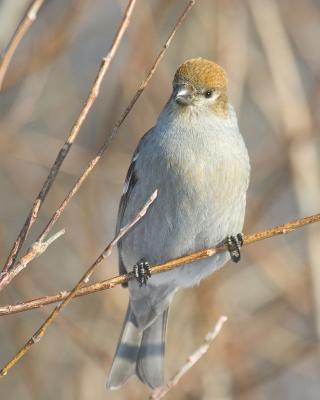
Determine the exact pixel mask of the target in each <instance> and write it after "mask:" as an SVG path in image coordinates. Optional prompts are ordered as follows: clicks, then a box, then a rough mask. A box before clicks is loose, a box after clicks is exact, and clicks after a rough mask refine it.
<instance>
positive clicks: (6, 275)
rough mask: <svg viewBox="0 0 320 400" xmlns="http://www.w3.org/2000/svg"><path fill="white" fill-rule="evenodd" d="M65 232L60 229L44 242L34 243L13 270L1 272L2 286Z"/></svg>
mask: <svg viewBox="0 0 320 400" xmlns="http://www.w3.org/2000/svg"><path fill="white" fill-rule="evenodd" d="M65 232H66V231H65V229H61V230H60V231H59V232H57V233H55V234H54V235H52V236H51V237H49V239H48V240H46V241H41V240H37V241H36V242H34V243H33V244H32V245H31V246H30V247H29V249H28V251H27V252H26V254H25V255H24V256H23V257H21V259H20V260H19V261H18V262H17V263H16V265H15V267H14V270H13V269H11V270H9V271H7V272H2V273H1V274H0V279H1V281H2V282H3V285H4V286H6V285H7V284H8V283H9V282H10V281H11V280H12V279H13V276H15V275H17V274H19V273H20V272H21V271H22V270H23V269H25V268H26V267H27V265H28V264H29V262H30V261H32V260H34V259H35V258H37V257H39V256H41V254H42V253H44V252H45V251H46V250H47V248H48V246H49V245H50V244H51V243H53V242H54V241H55V240H57V239H58V238H59V237H60V236H62V235H64V234H65ZM13 274H14V275H13ZM12 275H13V276H12Z"/></svg>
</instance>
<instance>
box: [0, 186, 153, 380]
mask: <svg viewBox="0 0 320 400" xmlns="http://www.w3.org/2000/svg"><path fill="white" fill-rule="evenodd" d="M157 193H158V192H157V190H156V191H155V192H154V193H153V194H152V195H151V197H150V198H149V199H148V200H147V202H146V204H145V205H144V206H143V208H142V209H141V210H140V212H139V213H138V214H137V215H136V217H135V218H134V219H133V220H132V221H131V222H130V223H128V224H127V225H126V226H124V227H123V228H121V229H120V231H119V233H118V234H117V235H116V236H115V238H114V239H113V240H112V241H111V242H110V243H109V244H108V246H107V247H106V248H105V249H104V250H103V251H102V253H101V254H100V255H99V257H98V258H97V259H96V260H95V261H94V263H93V264H92V265H91V266H90V268H89V269H88V270H87V271H86V272H85V274H84V275H83V276H82V277H81V279H80V280H79V281H78V283H77V284H76V286H75V287H74V288H73V289H72V290H71V291H70V292H69V294H68V295H67V296H66V297H65V299H64V300H63V301H62V302H60V303H59V304H58V305H57V306H56V307H55V308H54V310H53V311H52V313H51V314H50V315H49V317H48V318H47V319H46V320H45V321H44V323H43V324H42V325H41V326H40V328H39V329H38V330H37V331H36V332H35V333H34V335H33V336H32V337H31V338H30V339H29V340H28V341H27V342H26V343H25V345H24V346H23V347H22V348H21V349H20V350H19V351H18V352H17V354H16V355H15V356H14V357H13V358H12V359H11V360H10V361H9V362H8V363H7V364H6V365H5V366H4V367H3V368H2V369H1V371H0V377H2V376H5V375H7V373H8V371H9V370H10V369H11V368H12V367H13V366H14V365H15V364H16V363H17V362H18V361H19V360H20V358H22V357H23V356H24V355H25V354H26V353H27V352H28V351H29V350H30V348H31V347H32V346H33V345H34V344H35V343H38V342H39V341H40V340H41V339H42V337H43V336H44V334H45V333H46V330H47V329H48V327H49V326H50V325H51V324H52V322H53V321H54V320H55V319H56V318H57V316H58V315H59V313H60V311H61V310H62V309H63V308H64V307H65V306H66V305H67V304H68V303H69V302H70V300H71V299H72V298H73V297H74V296H75V294H76V292H77V290H79V289H80V288H81V287H82V286H83V285H84V284H85V283H88V282H89V279H90V278H91V275H92V274H93V272H94V270H95V269H96V268H97V266H98V265H99V264H100V263H101V261H102V260H104V259H105V258H106V257H108V256H109V255H110V254H111V251H112V250H113V248H114V246H115V245H116V244H117V243H118V241H119V240H120V239H121V238H122V237H123V236H124V235H125V234H126V233H127V232H128V231H129V230H130V229H131V228H132V227H133V226H134V225H135V224H136V223H137V222H138V221H140V219H141V218H143V217H144V215H145V214H146V212H147V210H148V208H149V207H150V205H151V204H152V203H153V202H154V201H155V199H156V198H157Z"/></svg>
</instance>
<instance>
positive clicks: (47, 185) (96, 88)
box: [0, 0, 136, 290]
mask: <svg viewBox="0 0 320 400" xmlns="http://www.w3.org/2000/svg"><path fill="white" fill-rule="evenodd" d="M135 2H136V0H130V1H129V3H128V6H127V9H126V11H125V15H124V17H123V19H122V22H121V24H120V26H119V29H118V31H117V33H116V36H115V38H114V41H113V43H112V45H111V48H110V50H109V52H108V54H107V56H106V57H104V58H103V60H102V63H101V65H100V68H99V71H98V74H97V76H96V78H95V81H94V83H93V85H92V88H91V90H90V92H89V95H88V97H87V100H86V102H85V104H84V106H83V108H82V110H81V112H80V114H79V117H78V118H77V120H76V122H75V124H74V125H73V127H72V129H71V131H70V133H69V136H68V138H67V140H66V141H65V143H64V145H63V146H62V147H61V149H60V151H59V153H58V155H57V157H56V159H55V161H54V163H53V165H52V167H51V169H50V172H49V174H48V176H47V178H46V180H45V182H44V184H43V186H42V188H41V190H40V192H39V194H38V196H37V197H36V199H35V201H34V203H33V206H32V208H31V210H30V213H29V215H28V217H27V219H26V221H25V223H24V225H23V227H22V229H21V231H20V233H19V235H18V237H17V239H16V240H15V242H14V244H13V247H12V249H11V251H10V254H9V256H8V258H7V261H6V264H5V266H4V268H3V270H2V276H5V275H4V273H5V272H7V271H10V270H11V269H12V268H14V263H15V260H16V257H17V255H18V252H19V251H20V249H21V247H22V245H23V243H24V241H25V240H26V237H27V235H28V233H29V231H30V229H31V227H32V225H33V224H34V223H35V221H36V219H37V217H38V213H39V210H40V208H41V206H42V204H43V202H44V200H45V198H46V196H47V194H48V192H49V190H50V189H51V186H52V184H53V182H54V180H55V178H56V176H57V174H58V172H59V170H60V167H61V165H62V163H63V161H64V160H65V158H66V156H67V155H68V153H69V150H70V148H71V146H72V145H73V143H74V141H75V139H76V137H77V135H78V133H79V132H80V129H81V127H82V125H83V123H84V121H85V119H86V117H87V115H88V113H89V111H90V109H91V107H92V106H93V104H94V102H95V100H96V98H97V97H98V95H99V92H100V87H101V84H102V81H103V78H104V77H105V75H106V73H107V71H108V68H109V65H110V63H111V61H112V59H113V57H114V55H115V53H116V51H117V49H118V47H119V44H120V42H121V40H122V38H123V35H124V33H125V32H126V30H127V28H128V25H129V21H130V17H131V14H132V11H133V7H134V5H135ZM39 239H40V238H39ZM39 239H38V240H37V241H42V240H39ZM41 239H43V238H41ZM10 281H11V279H10V280H8V279H6V282H7V283H6V284H4V283H3V281H2V279H1V278H0V290H1V289H3V287H5V286H6V285H7V284H8V283H9V282H10Z"/></svg>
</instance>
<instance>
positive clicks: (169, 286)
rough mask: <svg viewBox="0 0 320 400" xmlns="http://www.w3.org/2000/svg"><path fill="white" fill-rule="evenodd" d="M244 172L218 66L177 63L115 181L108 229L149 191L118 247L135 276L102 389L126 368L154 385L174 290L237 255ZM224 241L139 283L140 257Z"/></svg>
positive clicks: (143, 275) (118, 381)
mask: <svg viewBox="0 0 320 400" xmlns="http://www.w3.org/2000/svg"><path fill="white" fill-rule="evenodd" d="M249 173H250V165H249V158H248V153H247V149H246V146H245V144H244V141H243V139H242V136H241V134H240V132H239V128H238V123H237V117H236V114H235V112H234V110H233V108H232V106H231V104H230V103H229V102H228V97H227V80H226V76H225V72H224V70H223V69H222V68H221V67H220V66H219V65H217V64H215V63H213V62H211V61H208V60H205V59H202V58H196V59H191V60H188V61H186V62H185V63H184V64H182V65H181V66H180V67H179V68H178V70H177V72H176V74H175V76H174V80H173V92H172V95H171V97H170V98H169V100H168V102H167V104H166V105H165V107H164V109H163V111H162V112H161V114H160V116H159V119H158V121H157V123H156V125H155V126H154V127H153V128H151V129H150V130H149V131H148V132H147V133H146V134H145V135H144V137H143V138H142V139H141V141H140V143H139V145H138V147H137V149H136V151H135V153H134V156H133V158H132V161H131V165H130V167H129V170H128V174H127V179H126V182H125V185H124V191H123V196H122V198H121V202H120V207H119V215H118V227H117V229H119V228H120V227H121V226H124V225H125V224H127V223H128V222H129V221H131V220H132V219H133V217H134V216H135V215H136V214H137V212H138V211H139V210H140V208H141V207H142V206H143V204H144V203H145V202H146V200H147V198H148V197H149V196H150V194H151V193H153V192H154V190H155V189H158V197H157V200H156V202H155V203H154V204H153V205H152V206H151V208H150V209H149V211H148V213H147V214H146V215H145V217H144V218H143V219H142V220H141V221H140V222H139V223H138V224H137V225H135V227H134V228H133V229H131V231H130V232H129V233H128V234H127V235H126V236H125V237H124V238H123V239H122V240H121V243H120V244H119V270H120V273H126V272H129V271H130V270H131V269H132V266H133V265H134V263H136V262H137V261H138V260H140V261H139V262H138V263H137V264H136V265H135V266H134V271H135V272H136V274H137V278H138V282H137V281H136V280H135V281H130V282H129V284H128V285H129V293H130V301H129V306H128V311H127V314H126V318H125V321H124V324H123V328H122V332H121V337H120V340H119V344H118V347H117V350H116V354H115V357H114V360H113V364H112V368H111V372H110V375H109V380H108V387H109V388H111V389H116V388H118V387H120V386H121V385H122V384H123V383H125V382H126V381H127V379H128V378H129V377H130V376H131V375H133V374H136V375H137V376H138V377H139V378H140V380H141V381H142V382H144V383H145V384H147V385H148V386H150V387H151V388H155V387H158V386H160V385H161V384H163V375H164V374H163V356H164V345H165V333H166V323H167V314H168V307H169V304H170V302H171V300H172V298H173V295H174V293H175V292H176V290H177V289H178V288H180V287H190V286H193V285H196V284H197V283H199V282H200V280H201V279H203V278H205V277H206V276H208V275H209V274H211V273H212V272H213V271H215V270H217V269H218V268H220V267H221V266H223V265H224V264H225V263H226V261H228V260H229V258H230V255H231V258H232V259H233V260H234V261H239V258H240V253H239V244H240V245H241V234H238V233H239V232H241V230H242V227H243V221H244V213H245V204H246V192H247V188H248V183H249ZM237 234H238V235H237ZM229 235H230V236H229ZM226 238H228V239H227V243H228V244H229V246H230V248H229V249H230V252H227V251H226V252H223V253H219V254H216V255H214V256H213V257H211V258H208V259H205V260H202V261H198V262H196V263H192V264H187V265H184V266H182V267H180V268H177V269H173V270H171V271H167V272H164V273H161V274H157V275H153V276H152V277H151V278H150V279H149V281H148V284H147V285H142V283H146V280H147V278H148V263H147V262H146V261H144V260H147V261H148V262H149V263H150V264H160V263H163V262H165V261H167V260H170V259H172V258H176V257H180V256H183V255H187V254H190V253H192V252H194V251H197V250H200V249H204V248H207V247H214V246H217V245H218V244H221V242H223V241H224V240H226ZM239 242H240V243H239ZM139 282H140V284H139Z"/></svg>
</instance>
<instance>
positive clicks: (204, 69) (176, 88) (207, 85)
mask: <svg viewBox="0 0 320 400" xmlns="http://www.w3.org/2000/svg"><path fill="white" fill-rule="evenodd" d="M171 101H173V102H175V103H176V104H177V106H178V107H179V108H180V109H181V111H187V110H188V109H190V108H191V109H193V111H198V112H201V111H209V112H213V113H215V114H217V115H220V116H226V115H227V110H228V97H227V78H226V74H225V72H224V70H223V69H222V68H221V67H220V66H219V65H218V64H215V63H214V62H212V61H208V60H205V59H204V58H193V59H190V60H187V61H186V62H184V63H183V64H182V65H180V67H179V68H178V69H177V72H176V73H175V76H174V79H173V94H172V97H171Z"/></svg>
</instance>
